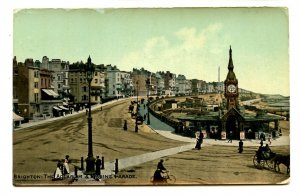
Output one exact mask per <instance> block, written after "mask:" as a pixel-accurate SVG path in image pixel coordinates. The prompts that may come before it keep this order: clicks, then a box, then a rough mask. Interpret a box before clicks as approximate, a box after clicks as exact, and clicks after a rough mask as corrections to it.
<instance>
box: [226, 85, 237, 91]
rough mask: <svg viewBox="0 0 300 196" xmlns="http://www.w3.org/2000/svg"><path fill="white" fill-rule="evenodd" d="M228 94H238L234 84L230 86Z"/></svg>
mask: <svg viewBox="0 0 300 196" xmlns="http://www.w3.org/2000/svg"><path fill="white" fill-rule="evenodd" d="M227 90H228V92H230V93H235V92H236V86H235V85H233V84H230V85H228V87H227Z"/></svg>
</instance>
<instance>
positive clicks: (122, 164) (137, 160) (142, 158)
mask: <svg viewBox="0 0 300 196" xmlns="http://www.w3.org/2000/svg"><path fill="white" fill-rule="evenodd" d="M146 112H147V108H145V109H144V108H143V107H140V113H141V115H142V116H144V114H146ZM146 122H147V121H145V122H144V123H145V124H144V126H149V128H151V129H152V130H153V131H154V132H156V133H157V134H160V135H162V136H164V137H166V138H169V139H172V140H177V141H182V142H187V144H186V145H181V146H178V147H173V148H169V149H164V150H159V151H155V152H150V153H145V154H141V155H137V156H132V157H126V158H123V159H119V160H118V169H119V170H122V169H125V168H129V167H132V166H137V165H141V164H143V163H146V162H149V161H154V160H157V159H160V158H164V157H167V156H170V155H174V154H178V153H180V152H185V151H189V150H192V149H193V148H194V147H195V144H196V139H195V138H189V137H184V136H181V135H177V134H174V132H173V131H174V129H173V128H172V127H170V126H169V125H167V124H165V123H163V122H161V121H159V120H158V119H157V118H155V117H154V116H152V115H151V114H150V125H146ZM243 142H244V147H247V146H254V147H255V146H257V147H258V146H259V145H260V140H244V141H243ZM266 142H267V141H266ZM266 142H265V143H266ZM289 142H290V140H289V136H281V137H279V138H277V139H275V140H272V144H271V146H283V145H289ZM238 143H239V140H233V141H232V142H228V141H227V140H215V139H204V140H203V144H202V147H207V146H212V145H214V146H216V145H221V146H236V147H238V145H239V144H238ZM78 175H83V173H82V172H81V171H80V172H79V173H78ZM101 175H104V176H112V175H115V161H111V162H105V169H103V170H101ZM83 176H84V175H83ZM73 184H74V185H87V184H88V185H100V184H102V185H104V184H105V180H100V181H95V180H94V179H93V178H91V177H88V178H80V179H78V181H75V182H73Z"/></svg>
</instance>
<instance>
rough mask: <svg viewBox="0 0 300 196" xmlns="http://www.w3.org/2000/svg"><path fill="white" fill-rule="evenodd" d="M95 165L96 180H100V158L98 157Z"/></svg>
mask: <svg viewBox="0 0 300 196" xmlns="http://www.w3.org/2000/svg"><path fill="white" fill-rule="evenodd" d="M95 165H96V171H95V175H96V176H95V179H96V180H99V179H100V178H101V165H102V162H101V159H100V158H99V156H96V162H95Z"/></svg>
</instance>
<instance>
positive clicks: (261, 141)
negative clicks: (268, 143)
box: [260, 138, 264, 146]
mask: <svg viewBox="0 0 300 196" xmlns="http://www.w3.org/2000/svg"><path fill="white" fill-rule="evenodd" d="M263 145H264V139H263V138H260V146H263Z"/></svg>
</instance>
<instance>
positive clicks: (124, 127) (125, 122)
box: [123, 120, 127, 131]
mask: <svg viewBox="0 0 300 196" xmlns="http://www.w3.org/2000/svg"><path fill="white" fill-rule="evenodd" d="M123 129H124V131H127V120H124V126H123Z"/></svg>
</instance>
